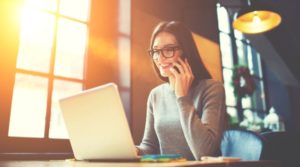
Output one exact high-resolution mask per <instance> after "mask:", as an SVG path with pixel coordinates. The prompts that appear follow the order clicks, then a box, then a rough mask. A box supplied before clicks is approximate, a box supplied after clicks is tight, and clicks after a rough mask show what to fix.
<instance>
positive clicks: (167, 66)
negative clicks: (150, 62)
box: [159, 64, 173, 70]
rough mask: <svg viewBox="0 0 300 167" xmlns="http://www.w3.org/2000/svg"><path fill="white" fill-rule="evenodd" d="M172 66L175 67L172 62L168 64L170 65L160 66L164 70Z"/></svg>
mask: <svg viewBox="0 0 300 167" xmlns="http://www.w3.org/2000/svg"><path fill="white" fill-rule="evenodd" d="M171 67H173V65H172V64H168V65H160V66H159V68H160V69H162V70H169V69H170V68H171Z"/></svg>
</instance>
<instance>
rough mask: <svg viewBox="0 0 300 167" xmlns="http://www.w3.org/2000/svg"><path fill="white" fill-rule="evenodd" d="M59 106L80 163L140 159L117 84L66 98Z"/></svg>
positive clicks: (76, 157)
mask: <svg viewBox="0 0 300 167" xmlns="http://www.w3.org/2000/svg"><path fill="white" fill-rule="evenodd" d="M59 106H60V108H61V111H62V115H63V119H64V121H65V125H66V128H67V131H68V133H69V139H70V143H71V147H72V149H73V152H74V156H75V159H76V160H99V161H137V160H139V159H138V156H137V153H136V148H135V145H134V143H133V140H132V136H131V133H130V129H129V126H128V122H127V119H126V115H125V112H124V108H123V105H122V102H121V98H120V95H119V92H118V89H117V86H116V85H115V84H113V83H108V84H105V85H102V86H98V87H95V88H92V89H88V90H84V91H82V92H80V93H78V94H75V95H72V96H69V97H66V98H62V99H60V100H59Z"/></svg>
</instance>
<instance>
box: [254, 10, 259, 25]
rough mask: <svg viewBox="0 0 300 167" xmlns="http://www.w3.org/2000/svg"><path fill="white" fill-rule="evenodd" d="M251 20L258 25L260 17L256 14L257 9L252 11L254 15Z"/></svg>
mask: <svg viewBox="0 0 300 167" xmlns="http://www.w3.org/2000/svg"><path fill="white" fill-rule="evenodd" d="M252 22H253V24H254V25H258V24H260V23H261V18H260V17H259V16H258V13H257V11H254V16H253V19H252Z"/></svg>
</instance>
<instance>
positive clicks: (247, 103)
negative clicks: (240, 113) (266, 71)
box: [242, 96, 252, 108]
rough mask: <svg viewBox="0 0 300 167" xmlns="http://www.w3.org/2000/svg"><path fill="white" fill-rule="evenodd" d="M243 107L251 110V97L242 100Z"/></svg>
mask: <svg viewBox="0 0 300 167" xmlns="http://www.w3.org/2000/svg"><path fill="white" fill-rule="evenodd" d="M242 107H243V108H251V107H252V104H251V97H250V96H246V97H243V98H242Z"/></svg>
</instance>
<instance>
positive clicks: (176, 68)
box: [173, 66, 180, 74]
mask: <svg viewBox="0 0 300 167" xmlns="http://www.w3.org/2000/svg"><path fill="white" fill-rule="evenodd" d="M173 68H174V69H175V70H176V71H177V72H178V73H179V74H180V71H179V69H178V67H176V66H173Z"/></svg>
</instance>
